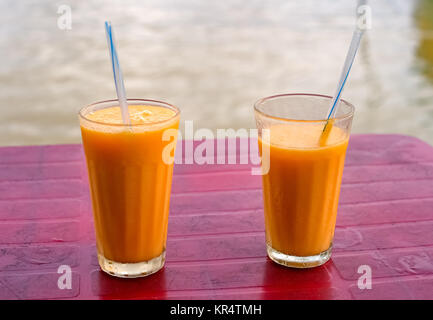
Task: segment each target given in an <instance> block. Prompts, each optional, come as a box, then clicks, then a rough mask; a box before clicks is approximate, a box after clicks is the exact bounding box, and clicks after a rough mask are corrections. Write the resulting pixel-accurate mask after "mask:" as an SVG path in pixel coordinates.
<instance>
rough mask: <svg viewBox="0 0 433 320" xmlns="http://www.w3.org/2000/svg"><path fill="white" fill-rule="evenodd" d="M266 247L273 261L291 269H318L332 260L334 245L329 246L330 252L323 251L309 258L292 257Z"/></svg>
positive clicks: (268, 246)
mask: <svg viewBox="0 0 433 320" xmlns="http://www.w3.org/2000/svg"><path fill="white" fill-rule="evenodd" d="M266 246H267V251H268V256H269V258H270V259H271V260H272V261H274V262H276V263H278V264H281V265H283V266H286V267H291V268H313V267H318V266H320V265H322V264H324V263H325V262H326V261H328V260H329V258H331V252H332V243H331V245H330V246H329V249H328V250H326V251H323V252H321V253H319V254H317V255H314V256H307V257H298V256H291V255H288V254H285V253H282V252H279V251H277V250H275V249H274V248H272V247H271V246H270V245H268V244H267V245H266Z"/></svg>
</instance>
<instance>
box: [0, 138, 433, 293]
mask: <svg viewBox="0 0 433 320" xmlns="http://www.w3.org/2000/svg"><path fill="white" fill-rule="evenodd" d="M260 188H261V178H260V177H259V176H252V175H251V174H250V165H185V164H183V165H176V166H175V173H174V180H173V190H172V197H171V211H170V222H169V236H168V237H169V238H168V248H167V262H166V266H165V268H164V269H163V270H162V271H160V272H158V273H157V274H155V275H153V276H151V277H147V278H141V279H117V278H113V277H110V276H107V275H105V274H104V273H103V272H102V271H100V269H99V267H98V263H97V259H96V254H95V245H94V243H95V240H94V239H95V238H94V232H93V225H92V220H93V219H92V213H91V206H90V200H89V191H88V185H87V177H86V169H85V164H84V157H83V152H82V148H81V146H80V145H58V146H32V147H5V148H0V299H56V298H72V299H101V298H102V299H109V298H132V299H364V298H365V299H419V298H424V299H433V148H432V147H430V146H429V145H427V144H426V143H424V142H422V141H420V140H417V139H415V138H412V137H406V136H400V135H354V136H353V137H352V138H351V141H350V145H349V150H348V154H347V159H346V166H345V171H344V177H343V186H342V191H341V197H340V207H339V213H338V222H337V229H336V234H335V241H334V252H333V257H332V259H331V260H330V261H329V262H328V263H326V264H325V265H323V266H321V267H318V268H315V269H310V270H294V269H287V268H283V267H280V266H278V265H276V264H274V263H273V262H271V261H270V260H269V259H268V258H267V257H266V249H265V239H264V223H263V212H262V211H263V209H262V208H263V205H262V195H261V189H260ZM61 265H67V266H70V267H71V270H72V283H71V288H70V289H68V288H64V289H59V287H58V279H59V277H60V276H62V275H63V274H59V273H58V270H59V266H61ZM361 265H368V266H369V267H370V268H371V271H372V278H373V280H372V288H371V289H363V290H361V289H359V288H358V285H357V283H358V279H359V277H360V276H361V275H362V274H359V273H358V268H359V266H361Z"/></svg>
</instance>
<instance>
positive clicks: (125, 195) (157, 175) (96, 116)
mask: <svg viewBox="0 0 433 320" xmlns="http://www.w3.org/2000/svg"><path fill="white" fill-rule="evenodd" d="M129 114H130V118H131V126H123V125H122V118H121V112H120V108H119V107H108V108H105V109H100V110H96V111H94V112H91V113H88V114H87V115H85V118H86V119H88V120H90V121H83V120H82V121H81V134H82V139H83V146H84V151H85V154H86V160H87V167H88V173H89V182H90V190H91V197H92V205H93V213H94V221H95V229H96V242H97V249H98V253H99V255H102V256H103V257H104V258H106V259H109V260H111V261H115V262H120V263H138V262H143V261H148V260H151V259H153V258H156V257H158V256H160V255H161V254H162V253H164V252H165V247H166V239H167V224H168V214H169V202H170V190H171V182H172V175H173V164H172V163H171V164H170V163H167V162H166V161H163V157H162V154H163V150H164V148H165V147H166V146H167V145H168V144H170V143H172V144H173V145H175V143H176V137H174V138H173V140H171V141H163V138H162V137H163V132H164V130H166V129H174V130H177V129H178V126H179V116H178V115H176V112H175V111H174V110H172V109H169V108H165V107H161V106H151V105H129ZM172 153H173V155H174V147H173V150H172Z"/></svg>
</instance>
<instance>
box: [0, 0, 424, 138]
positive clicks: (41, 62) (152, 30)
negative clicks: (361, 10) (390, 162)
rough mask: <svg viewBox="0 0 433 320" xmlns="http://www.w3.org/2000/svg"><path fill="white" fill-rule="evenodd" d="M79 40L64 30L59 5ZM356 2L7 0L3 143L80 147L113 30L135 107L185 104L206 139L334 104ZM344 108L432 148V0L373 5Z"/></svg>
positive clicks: (107, 91) (3, 13)
mask: <svg viewBox="0 0 433 320" xmlns="http://www.w3.org/2000/svg"><path fill="white" fill-rule="evenodd" d="M61 4H67V5H70V6H71V9H72V29H71V30H60V29H59V28H58V26H57V19H58V18H59V14H57V10H58V7H59V5H61ZM355 4H356V1H350V0H303V1H287V0H270V1H265V0H262V1H258V0H249V1H245V0H221V1H210V0H180V1H179V0H176V1H174V0H171V1H169V0H149V1H140V0H126V1H114V0H109V1H107V0H105V1H102V0H87V1H52V0H37V1H36V0H20V1H16V0H2V1H1V2H0V24H1V28H0V56H1V58H2V59H1V62H0V119H1V123H0V145H30V144H59V143H79V142H80V131H79V126H78V119H77V112H78V110H79V109H80V108H81V107H82V106H84V105H86V104H89V103H92V102H94V101H99V100H106V99H111V98H115V90H114V84H113V81H112V74H111V69H110V68H111V65H110V62H109V57H108V51H107V44H106V38H105V33H104V28H103V22H104V20H111V21H112V23H113V25H114V28H115V33H116V37H117V41H118V50H119V56H120V61H121V63H122V67H123V73H124V77H125V85H126V89H127V93H128V96H129V97H131V98H151V99H158V100H164V101H167V102H170V103H173V104H176V105H177V106H179V107H180V108H181V110H182V120H194V127H195V128H196V129H197V128H210V129H217V128H235V129H238V128H251V127H254V118H253V112H252V105H253V103H254V102H255V101H256V100H257V99H259V98H261V97H264V96H269V95H273V94H278V93H290V92H309V93H322V94H329V95H332V94H333V93H334V90H335V86H336V83H337V81H338V78H339V74H340V70H341V67H342V64H343V61H344V58H345V54H346V51H347V48H348V45H349V42H350V38H351V36H352V30H353V28H352V27H353V22H354V13H355V11H354V10H355ZM369 4H370V5H371V8H372V13H373V20H372V22H373V25H372V29H371V30H370V31H368V33H367V34H366V36H365V38H364V39H363V42H362V46H361V48H360V51H359V54H358V56H357V58H356V61H355V64H354V66H353V68H352V71H351V75H350V79H349V81H348V84H347V86H346V89H345V91H344V93H343V98H345V99H347V100H348V101H350V102H352V103H353V104H354V105H355V107H356V114H355V119H354V124H353V132H354V133H400V134H406V135H412V136H416V137H419V138H421V139H423V140H425V141H427V142H429V143H430V144H432V145H433V1H432V0H370V1H369Z"/></svg>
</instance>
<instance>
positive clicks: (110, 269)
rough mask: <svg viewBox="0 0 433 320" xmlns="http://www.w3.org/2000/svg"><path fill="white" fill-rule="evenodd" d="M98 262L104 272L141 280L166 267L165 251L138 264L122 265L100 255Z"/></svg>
mask: <svg viewBox="0 0 433 320" xmlns="http://www.w3.org/2000/svg"><path fill="white" fill-rule="evenodd" d="M98 262H99V265H100V267H101V269H102V271H104V272H106V273H108V274H109V275H112V276H115V277H119V278H139V277H146V276H149V275H151V274H153V273H155V272H157V271H159V270H161V268H162V267H163V266H164V263H165V250H164V251H163V252H162V253H161V255H159V256H158V257H156V258H153V259H152V260H149V261H143V262H137V263H121V262H115V261H111V260H108V259H107V258H105V257H104V256H103V255H101V254H99V253H98Z"/></svg>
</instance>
